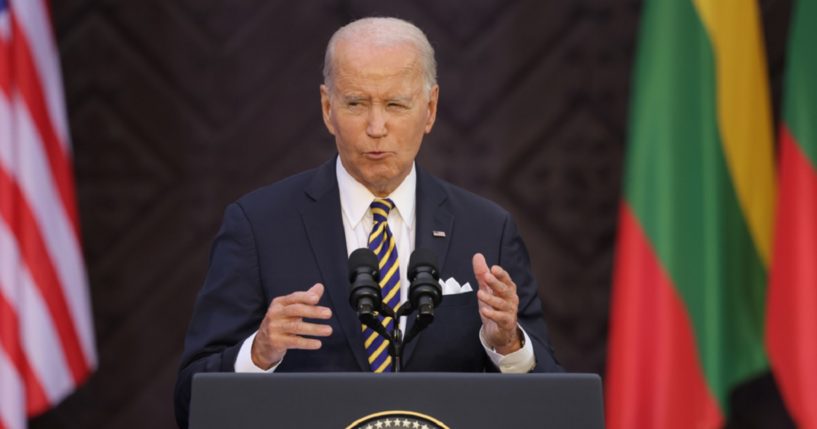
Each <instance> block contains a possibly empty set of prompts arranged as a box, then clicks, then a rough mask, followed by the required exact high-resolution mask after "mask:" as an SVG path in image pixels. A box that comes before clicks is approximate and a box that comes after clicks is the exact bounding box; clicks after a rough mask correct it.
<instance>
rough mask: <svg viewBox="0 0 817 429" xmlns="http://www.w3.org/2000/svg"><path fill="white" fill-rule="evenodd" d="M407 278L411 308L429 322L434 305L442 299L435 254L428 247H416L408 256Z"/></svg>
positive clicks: (432, 318)
mask: <svg viewBox="0 0 817 429" xmlns="http://www.w3.org/2000/svg"><path fill="white" fill-rule="evenodd" d="M408 279H409V281H410V282H411V286H409V293H408V295H409V296H408V299H409V302H410V303H411V308H416V309H417V313H418V315H417V317H418V318H423V319H428V323H430V322H431V321H432V320H434V307H436V306H438V305H440V301H442V299H443V290H442V287H441V286H440V274H439V273H438V271H437V255H436V254H435V253H434V252H433V251H432V250H430V249H422V248H421V249H416V250H415V251H414V252H413V253H412V254H411V257H410V258H409V267H408Z"/></svg>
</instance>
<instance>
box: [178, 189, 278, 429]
mask: <svg viewBox="0 0 817 429" xmlns="http://www.w3.org/2000/svg"><path fill="white" fill-rule="evenodd" d="M267 305H268V300H267V298H266V297H265V294H264V292H263V288H262V286H261V280H260V275H259V266H258V253H257V249H256V246H255V238H254V235H253V231H252V226H251V224H250V222H249V220H248V219H247V216H246V214H245V213H244V211H243V209H242V208H241V206H240V205H239V204H237V203H234V204H231V205H230V206H228V207H227V209H226V211H225V214H224V222H223V224H222V226H221V229H220V230H219V232H218V234H217V236H216V238H215V241H214V243H213V247H212V250H211V253H210V266H209V269H208V272H207V277H206V279H205V281H204V286H203V287H202V289H201V291H200V292H199V295H198V297H197V299H196V304H195V307H194V309H193V317H192V319H191V322H190V326H189V327H188V331H187V335H186V337H185V347H184V353H183V354H182V361H181V366H180V369H179V374H178V378H177V380H176V391H175V408H176V420H177V422H178V424H179V426H180V427H182V428H186V427H187V422H188V417H189V416H188V414H189V410H190V394H191V381H192V378H193V375H194V374H196V373H199V372H233V371H234V364H235V360H236V356H237V355H238V351H239V349H240V348H241V344H242V342H243V341H244V340H245V339H246V338H247V337H248V336H250V335H252V333H253V332H255V331H256V330H257V329H258V325H259V324H260V323H261V320H262V319H263V317H264V313H265V312H266V308H267Z"/></svg>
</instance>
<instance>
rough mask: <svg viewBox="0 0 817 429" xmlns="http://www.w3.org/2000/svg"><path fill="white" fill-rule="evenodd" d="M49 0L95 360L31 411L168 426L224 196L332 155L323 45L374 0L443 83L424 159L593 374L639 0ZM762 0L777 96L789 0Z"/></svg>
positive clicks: (600, 350) (97, 422) (571, 365)
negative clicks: (528, 266)
mask: <svg viewBox="0 0 817 429" xmlns="http://www.w3.org/2000/svg"><path fill="white" fill-rule="evenodd" d="M52 3H53V4H52V8H53V9H52V16H53V20H54V25H55V27H56V34H57V38H58V43H59V50H60V54H61V60H62V67H63V74H64V81H65V90H66V102H67V104H68V112H69V122H70V127H71V136H72V142H73V147H74V158H75V170H76V174H77V187H78V196H79V205H80V213H81V217H82V236H83V241H84V243H83V244H84V249H85V253H86V260H87V264H88V269H89V273H90V282H91V292H92V299H93V308H94V320H95V323H96V329H97V341H98V347H99V353H100V367H99V370H98V371H97V372H96V373H95V374H94V376H93V377H92V378H91V380H90V381H89V382H88V383H87V384H86V385H85V386H84V387H83V388H81V389H80V390H79V391H78V392H77V393H76V394H75V395H73V396H71V397H70V398H69V399H67V400H66V401H65V402H64V403H63V404H62V405H61V406H60V407H58V408H57V409H56V410H54V411H52V412H49V413H47V414H46V415H44V416H42V417H40V418H38V419H36V420H35V421H34V422H33V424H32V427H33V428H75V427H79V428H96V427H100V428H108V427H111V428H114V427H115V428H144V427H151V428H172V427H175V423H174V419H173V415H172V413H173V407H172V387H173V384H174V382H175V377H176V370H177V366H178V360H179V356H180V353H181V349H182V339H183V336H184V332H185V329H186V327H187V323H188V320H189V318H190V314H191V309H192V305H193V301H194V297H195V294H196V292H197V291H198V289H199V287H200V285H201V282H202V279H203V277H204V272H205V269H206V266H207V256H208V251H209V246H210V243H211V240H212V238H213V236H214V234H215V231H216V229H217V228H218V226H219V224H220V222H221V217H222V214H223V210H224V207H225V205H226V204H227V203H229V202H231V201H233V200H235V199H236V198H237V197H239V196H240V195H242V194H244V193H246V192H248V191H250V190H252V189H254V188H256V187H258V186H260V185H263V184H266V183H269V182H272V181H275V180H278V179H281V178H284V177H286V176H288V175H291V174H293V173H296V172H298V171H301V170H303V169H306V168H310V167H314V166H316V165H318V164H320V163H321V162H323V161H324V160H326V159H328V157H330V156H331V155H332V154H333V153H334V144H333V141H332V140H331V139H330V138H329V135H328V134H327V132H326V130H325V129H324V126H323V123H322V121H321V116H320V108H319V97H318V95H319V94H318V85H319V84H320V82H321V79H322V77H321V68H322V61H323V51H324V47H325V44H326V41H327V40H328V38H329V36H330V35H331V33H332V32H333V31H334V30H335V29H336V28H337V27H339V26H340V25H342V24H343V23H345V22H348V21H349V20H350V19H354V18H358V17H362V16H368V15H393V16H398V17H402V18H406V19H409V20H411V21H412V22H414V23H415V24H417V25H418V26H419V27H421V28H422V29H424V31H425V32H426V33H427V34H428V36H429V38H430V39H431V41H432V44H433V45H434V47H435V49H436V51H437V59H438V62H439V82H440V85H441V95H440V97H441V98H440V106H439V115H438V120H437V124H436V125H435V129H434V131H433V132H432V134H431V135H429V136H428V137H427V138H426V140H425V143H424V145H423V148H422V150H421V153H420V157H419V162H420V163H421V164H422V165H424V166H425V167H426V168H427V169H429V170H430V171H432V172H433V173H435V174H437V175H439V176H441V177H443V178H444V179H446V180H448V181H451V182H453V183H455V184H458V185H460V186H462V187H465V188H467V189H469V190H472V191H474V192H476V193H479V194H482V195H484V196H486V197H488V198H491V199H493V200H495V201H496V202H498V203H500V204H501V205H503V206H504V207H506V208H507V209H508V210H510V211H511V212H512V213H513V214H514V215H515V217H516V220H517V222H518V223H519V226H520V229H521V230H522V233H523V236H524V238H525V240H526V243H527V245H528V248H529V250H530V253H531V257H532V259H533V263H534V268H535V274H536V276H537V279H538V280H539V283H540V285H541V290H540V296H541V298H542V301H543V303H544V305H545V309H546V317H547V322H548V323H549V326H550V330H551V337H552V339H553V342H554V344H555V347H556V350H557V354H558V358H559V359H560V360H561V362H562V363H563V364H564V366H565V367H566V368H568V369H569V370H573V371H587V372H598V373H603V371H604V362H605V349H606V336H607V315H608V310H607V307H608V298H609V288H610V273H611V267H612V256H613V255H612V253H613V243H614V240H615V226H616V220H617V219H616V216H617V204H618V199H619V183H620V176H621V161H622V156H623V153H624V149H625V144H626V130H627V109H628V98H629V90H630V82H629V81H630V74H631V68H632V61H633V54H634V52H635V43H636V35H637V31H638V21H639V13H640V2H639V1H636V0H619V1H612V0H609V1H608V0H584V1H559V0H549V1H543V0H512V1H509V0H472V1H439V0H414V1H401V2H396V1H395V2H383V1H374V0H345V1H344V0H322V1H308V2H298V1H280V0H278V1H275V0H273V1H271V0H266V1H262V0H240V1H236V0H176V1H166V0H141V1H127V0H62V1H54V2H52ZM761 3H762V10H763V15H764V20H765V24H766V27H767V45H768V48H769V55H770V64H771V71H772V76H773V78H775V82H776V83H775V85H776V86H775V88H774V89H775V94H779V77H780V75H781V71H782V64H783V57H782V53H783V50H784V47H785V38H786V28H787V25H788V13H789V8H790V1H774V0H767V1H763V2H761ZM767 384H768V383H767ZM749 394H752V393H751V392H750V393H749Z"/></svg>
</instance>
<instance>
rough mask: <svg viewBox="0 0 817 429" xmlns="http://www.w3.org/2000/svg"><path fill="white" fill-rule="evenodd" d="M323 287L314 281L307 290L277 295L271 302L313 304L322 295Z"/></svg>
mask: <svg viewBox="0 0 817 429" xmlns="http://www.w3.org/2000/svg"><path fill="white" fill-rule="evenodd" d="M323 291H324V287H323V285H322V284H320V283H315V285H313V286H312V287H311V288H309V290H307V291H298V292H293V293H291V294H289V295H284V296H279V297H277V298H275V299H274V300H272V302H273V303H276V302H277V303H278V304H281V305H289V304H296V303H301V304H310V305H315V304H317V303H318V301H320V300H321V296H323Z"/></svg>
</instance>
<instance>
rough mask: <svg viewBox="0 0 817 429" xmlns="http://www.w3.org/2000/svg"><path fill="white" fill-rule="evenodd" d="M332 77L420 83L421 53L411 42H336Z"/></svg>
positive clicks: (341, 79) (339, 80) (336, 78)
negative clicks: (386, 43)
mask: <svg viewBox="0 0 817 429" xmlns="http://www.w3.org/2000/svg"><path fill="white" fill-rule="evenodd" d="M333 73H334V76H333V78H334V79H335V80H337V82H338V83H340V82H342V81H347V80H359V79H363V80H367V81H372V82H377V81H381V80H390V79H398V80H405V81H406V82H405V83H406V84H415V83H416V84H422V64H421V61H420V54H419V52H417V49H416V48H415V47H414V46H413V45H411V44H410V43H400V44H388V45H383V44H373V43H366V42H365V41H352V42H347V43H339V44H338V45H337V48H336V51H335V57H334V67H333Z"/></svg>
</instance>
